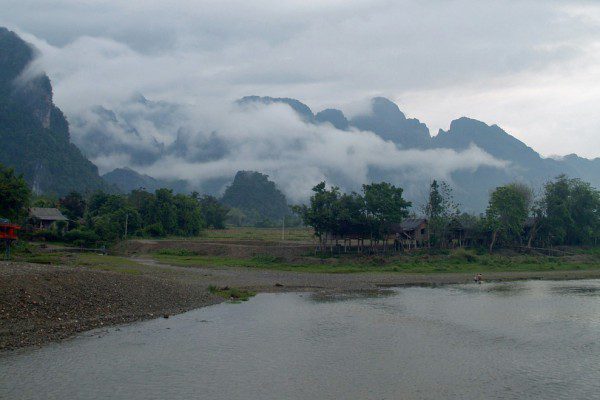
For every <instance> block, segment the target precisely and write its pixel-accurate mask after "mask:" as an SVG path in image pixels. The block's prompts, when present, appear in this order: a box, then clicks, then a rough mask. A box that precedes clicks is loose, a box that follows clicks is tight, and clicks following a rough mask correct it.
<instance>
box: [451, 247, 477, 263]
mask: <svg viewBox="0 0 600 400" xmlns="http://www.w3.org/2000/svg"><path fill="white" fill-rule="evenodd" d="M450 259H452V260H455V261H459V262H468V263H473V262H475V261H477V256H476V255H475V254H473V253H471V252H469V251H467V250H465V249H457V250H455V251H454V252H453V253H452V254H451V255H450Z"/></svg>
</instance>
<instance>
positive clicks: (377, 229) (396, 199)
mask: <svg viewBox="0 0 600 400" xmlns="http://www.w3.org/2000/svg"><path fill="white" fill-rule="evenodd" d="M402 193H403V189H402V188H399V187H396V186H394V185H392V184H390V183H387V182H380V183H371V184H369V185H363V196H364V201H365V211H366V214H367V218H369V220H370V225H371V235H372V236H373V237H374V238H376V239H379V238H380V237H381V236H386V235H387V234H388V232H389V228H390V224H391V223H395V222H396V223H399V222H402V220H403V219H404V218H406V217H407V216H408V208H409V207H410V206H411V202H409V201H406V200H404V198H403V197H402Z"/></svg>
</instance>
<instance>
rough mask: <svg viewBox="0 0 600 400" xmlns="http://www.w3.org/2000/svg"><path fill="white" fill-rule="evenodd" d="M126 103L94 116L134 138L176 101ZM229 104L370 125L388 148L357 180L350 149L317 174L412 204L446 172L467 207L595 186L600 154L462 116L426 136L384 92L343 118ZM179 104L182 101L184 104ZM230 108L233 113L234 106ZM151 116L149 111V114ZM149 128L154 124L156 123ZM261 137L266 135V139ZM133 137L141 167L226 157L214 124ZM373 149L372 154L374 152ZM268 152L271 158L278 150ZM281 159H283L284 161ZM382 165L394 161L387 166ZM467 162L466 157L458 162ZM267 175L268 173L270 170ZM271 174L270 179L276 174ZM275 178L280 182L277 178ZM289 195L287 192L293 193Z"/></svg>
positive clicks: (347, 128)
mask: <svg viewBox="0 0 600 400" xmlns="http://www.w3.org/2000/svg"><path fill="white" fill-rule="evenodd" d="M131 104H137V106H136V107H133V108H137V109H139V110H140V114H133V115H132V114H131V113H130V112H125V113H123V114H119V117H116V114H115V113H114V112H113V111H110V114H107V115H110V116H111V118H110V119H109V118H104V119H102V118H101V119H99V120H98V121H102V122H101V123H102V124H107V123H116V124H120V125H121V126H122V127H123V133H125V132H128V134H130V135H133V136H136V137H139V135H140V134H139V132H138V129H137V128H135V121H138V120H139V116H140V115H146V114H147V113H150V112H156V110H157V109H160V108H161V107H162V108H163V109H165V110H166V112H173V110H177V112H181V108H178V107H177V106H176V105H173V104H170V105H167V104H165V103H154V102H151V101H149V100H147V99H145V98H143V97H140V96H136V97H134V98H132V100H131V103H130V104H129V106H128V107H126V109H127V110H129V109H131V108H132V105H131ZM140 105H145V107H142V108H139V106H140ZM235 105H236V106H237V107H239V108H241V109H242V110H243V111H245V112H252V111H256V110H257V109H261V110H263V111H265V112H267V113H268V112H272V113H273V114H277V113H279V112H281V108H280V107H279V108H278V107H275V106H283V107H285V108H287V109H288V110H287V111H291V112H293V114H295V115H296V116H297V118H298V119H299V120H300V122H301V123H303V124H305V125H306V127H307V129H309V130H310V129H311V127H312V128H313V129H323V128H325V129H334V131H335V135H339V136H340V137H343V135H348V134H349V133H350V132H353V133H361V132H373V133H374V134H375V135H376V136H377V137H378V138H379V139H382V140H384V141H385V142H386V147H388V148H389V149H392V151H395V153H392V154H381V156H382V158H381V159H380V160H378V162H376V163H372V164H370V165H369V166H368V168H367V169H368V171H367V173H366V174H365V175H364V178H363V179H364V180H361V179H356V180H355V179H352V178H349V177H347V176H345V174H343V172H340V171H339V170H341V171H343V170H344V168H348V169H352V168H353V166H352V165H351V163H352V156H351V154H350V155H349V156H348V158H347V162H348V163H349V165H347V166H345V165H338V168H339V170H338V171H336V170H333V169H330V170H328V171H326V174H323V175H322V178H320V179H325V180H327V181H328V182H330V183H332V184H337V185H340V186H342V187H344V188H345V189H348V190H358V188H359V186H360V184H361V183H364V182H366V181H371V180H372V181H379V180H388V181H392V182H395V183H396V184H400V185H403V186H404V187H406V189H407V194H408V196H409V198H410V199H411V200H413V201H414V202H416V203H417V204H419V203H420V202H422V201H423V196H424V191H425V189H423V188H425V187H426V186H427V184H428V182H429V181H430V180H431V179H446V180H448V181H449V182H450V183H451V184H452V186H453V187H454V190H455V194H456V197H457V200H458V201H459V202H460V203H461V204H462V205H463V208H465V209H467V210H470V211H482V210H483V209H484V207H485V204H486V202H487V199H488V194H489V190H491V189H493V188H495V187H496V186H499V185H501V184H504V183H507V182H511V181H519V182H524V183H527V184H529V185H531V186H533V187H534V188H536V189H539V188H541V186H542V185H543V183H544V182H546V181H547V180H549V179H551V178H553V177H555V176H557V175H559V174H562V173H565V174H567V175H569V176H574V177H581V178H582V179H585V180H587V181H590V182H592V184H594V185H595V186H599V185H600V159H595V160H588V159H585V158H581V157H578V156H576V155H568V156H565V157H563V158H560V159H553V158H543V157H542V156H540V154H539V153H537V152H536V151H535V150H533V149H532V148H530V147H528V146H527V145H526V144H524V143H523V142H521V141H520V140H518V139H516V138H515V137H513V136H511V135H510V134H509V133H507V132H505V131H504V130H502V129H501V128H500V127H498V126H497V125H491V126H490V125H487V124H486V123H484V122H481V121H477V120H474V119H470V118H466V117H462V118H459V119H457V120H454V121H452V122H451V124H450V128H449V129H448V130H447V131H444V130H440V131H439V132H438V134H437V135H435V136H431V134H430V132H429V129H428V128H427V126H426V125H425V124H424V123H422V122H420V121H419V120H418V119H415V118H407V117H406V116H405V114H404V113H403V112H402V111H401V110H400V109H399V108H398V106H397V105H396V104H395V103H393V102H392V101H390V100H388V99H386V98H383V97H376V98H373V99H372V100H371V111H370V112H367V113H365V114H363V115H356V116H353V117H350V118H348V117H346V115H345V114H344V112H343V111H342V110H339V109H332V108H330V109H326V110H323V111H320V112H317V113H313V111H312V110H311V109H310V107H309V106H307V105H306V104H304V103H302V102H300V101H299V100H296V99H292V98H274V97H259V96H247V97H244V98H242V99H239V100H238V101H236V103H235ZM181 107H182V108H183V106H181ZM269 110H270V111H269ZM235 112H239V110H237V111H235ZM181 114H182V115H183V114H185V113H181ZM156 116H157V115H156V114H154V117H156ZM167 118H168V116H167V115H165V117H164V118H158V119H157V121H159V122H160V121H164V120H166V119H167ZM180 121H181V120H180ZM295 122H296V123H297V122H298V121H297V120H296V121H295ZM163 126H164V124H163ZM154 129H156V130H160V127H159V126H158V124H157V125H155V127H154ZM284 129H285V128H284ZM88 136H94V134H93V131H92V132H90V131H85V130H84V133H83V135H82V137H83V138H85V137H88ZM265 140H267V141H270V140H272V139H271V138H266V139H265ZM370 140H371V138H369V137H365V146H368V143H369V141H370ZM140 141H141V142H142V143H154V145H153V146H152V147H151V150H149V151H148V152H147V153H146V154H141V153H139V152H131V153H129V154H130V155H131V162H132V164H133V165H135V166H137V167H139V168H142V169H143V168H144V167H145V166H149V165H152V163H154V162H156V161H157V160H159V159H160V158H161V157H170V156H171V155H172V154H177V155H179V156H180V157H183V158H184V159H186V160H190V161H195V162H200V163H210V162H211V161H215V160H219V159H221V158H226V157H227V156H228V154H229V150H228V149H229V148H230V147H229V145H228V143H227V141H226V140H224V139H223V138H222V137H221V135H220V134H219V132H216V131H213V132H212V133H211V134H210V135H206V134H204V133H202V132H196V134H194V133H193V131H192V130H190V128H183V127H179V128H177V135H176V139H175V140H174V141H173V142H171V143H170V144H165V143H164V142H162V143H161V142H159V141H158V140H153V141H149V140H147V139H143V138H140ZM193 141H195V145H192V144H191V143H194V142H193ZM296 145H297V146H298V149H299V151H302V146H299V143H296ZM340 145H341V146H343V145H344V144H343V143H341V144H340ZM82 146H83V147H85V144H84V143H82ZM291 146H292V147H293V146H294V144H293V143H292V144H291ZM358 146H360V144H358ZM440 152H450V153H448V154H447V155H448V156H449V157H452V156H456V155H459V154H463V157H462V159H464V158H466V154H465V152H473V155H474V156H475V158H477V157H480V156H482V155H483V154H485V155H487V157H488V159H487V161H490V160H495V162H491V163H490V162H487V161H486V162H483V163H482V164H481V165H479V164H472V163H471V164H470V165H469V167H467V168H461V166H460V161H459V165H451V164H449V165H447V166H443V167H440V168H437V169H436V168H428V167H431V164H429V165H428V161H431V158H436V157H444V155H443V153H440ZM110 154H111V153H110V152H107V151H106V149H105V150H104V152H103V153H97V154H95V155H94V154H92V157H94V156H96V157H98V156H101V157H107V156H110ZM374 155H375V156H377V154H374ZM268 156H270V157H274V158H277V154H269V155H268ZM403 156H404V157H405V158H406V160H405V161H407V162H403V163H401V165H398V161H399V159H398V158H401V157H403ZM386 157H389V158H386ZM459 159H461V157H459ZM400 161H402V160H400ZM471 161H473V160H471ZM281 162H282V163H283V162H284V160H281ZM388 164H389V165H390V166H394V165H396V166H397V167H393V168H387V165H388ZM467 164H468V163H467V162H466V161H465V165H467ZM312 167H313V165H310V164H309V163H307V164H306V165H304V166H302V167H301V168H306V169H310V168H312ZM271 174H272V175H273V173H271ZM274 175H275V178H277V174H276V173H275V174H274ZM276 181H278V179H276ZM227 182H228V179H227V178H223V179H219V178H213V181H212V185H210V186H211V188H210V190H212V191H215V192H216V193H218V192H219V191H222V190H223V187H224V186H225V185H226V184H227ZM314 182H316V181H313V182H310V184H312V183H314ZM278 183H279V184H280V185H281V183H280V182H279V181H278ZM308 185H309V183H306V184H305V186H308ZM192 186H193V185H192ZM288 194H289V193H288ZM292 198H294V197H293V196H292ZM296 199H297V197H296ZM300 199H301V197H300Z"/></svg>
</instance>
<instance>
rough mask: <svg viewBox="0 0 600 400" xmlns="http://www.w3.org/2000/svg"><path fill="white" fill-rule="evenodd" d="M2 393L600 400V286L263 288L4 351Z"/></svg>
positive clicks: (59, 396)
mask: <svg viewBox="0 0 600 400" xmlns="http://www.w3.org/2000/svg"><path fill="white" fill-rule="evenodd" d="M0 398H6V399H74V398H78V399H106V398H112V399H448V398H450V399H525V398H527V399H565V398H574V399H592V398H600V281H598V280H589V281H561V282H549V281H529V282H518V283H500V284H482V285H475V284H471V285H452V286H444V287H438V288H418V287H415V288H402V289H397V290H395V291H394V293H393V294H392V295H390V296H385V297H364V296H363V297H361V296H357V297H352V296H341V297H338V298H327V299H326V300H323V299H320V300H316V299H315V298H314V297H313V296H311V295H308V294H260V295H258V296H256V297H255V298H253V299H252V300H251V301H249V302H247V303H242V304H235V305H234V304H220V305H217V306H212V307H207V308H204V309H200V310H196V311H192V312H188V313H186V314H182V315H178V316H175V317H171V318H169V319H157V320H153V321H147V322H142V323H137V324H132V325H129V326H124V327H120V328H112V329H108V330H106V331H95V332H92V333H88V334H85V335H82V336H80V337H78V338H76V339H73V340H69V341H66V342H63V343H60V344H53V345H49V346H46V347H44V348H41V349H36V350H26V351H20V352H16V353H8V354H5V355H3V356H0Z"/></svg>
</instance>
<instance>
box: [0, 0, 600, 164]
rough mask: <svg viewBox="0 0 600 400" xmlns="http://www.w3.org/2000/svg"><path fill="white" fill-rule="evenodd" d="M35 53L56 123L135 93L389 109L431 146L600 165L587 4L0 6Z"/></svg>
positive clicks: (475, 0)
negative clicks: (496, 147)
mask: <svg viewBox="0 0 600 400" xmlns="http://www.w3.org/2000/svg"><path fill="white" fill-rule="evenodd" d="M0 9H1V10H2V11H1V12H0V24H1V25H4V26H7V27H9V28H10V29H13V30H16V31H17V32H18V33H19V34H22V35H24V36H25V38H26V39H27V40H29V41H31V42H34V43H35V44H36V46H37V47H38V48H40V50H41V53H42V58H41V60H42V64H43V68H44V69H45V70H46V71H47V72H48V74H49V75H50V77H51V79H52V81H53V84H54V88H55V98H56V102H57V104H58V105H59V107H61V108H63V109H64V110H65V111H66V113H67V115H69V114H72V113H77V112H80V111H81V109H83V108H86V107H89V106H91V105H93V104H105V105H110V104H112V103H117V102H119V101H121V100H123V99H124V98H126V97H127V96H130V95H131V93H133V92H141V93H143V94H144V95H146V96H147V97H149V98H152V99H155V100H170V101H173V100H176V101H178V102H185V103H189V104H198V105H202V104H206V103H208V102H215V101H224V100H227V101H230V100H232V99H235V98H238V97H240V96H243V95H248V94H257V95H271V96H286V97H294V98H297V99H299V100H301V101H303V102H305V103H307V104H308V105H309V106H311V107H312V108H313V110H314V111H318V110H319V109H321V108H324V107H327V106H336V107H341V108H342V109H345V110H352V109H353V108H356V107H357V104H358V105H360V104H361V102H364V100H365V99H367V98H370V97H372V96H374V95H383V96H386V97H388V98H390V99H392V100H394V101H396V102H397V103H398V104H399V106H400V108H401V109H402V110H403V111H404V112H405V113H406V114H407V115H408V116H410V117H415V118H419V119H420V120H421V121H423V122H425V123H426V124H427V125H428V126H429V128H430V130H431V132H432V134H435V133H437V130H438V129H439V128H442V129H447V128H448V126H449V123H450V121H451V120H452V119H456V118H458V117H460V116H469V117H472V118H477V119H481V120H483V121H485V122H487V123H489V124H492V123H496V124H498V125H500V126H501V127H503V128H504V129H505V130H507V131H508V132H510V133H511V134H513V135H515V136H516V137H518V138H519V139H521V140H523V141H524V142H526V143H527V144H528V145H530V146H531V147H533V148H535V149H536V150H538V151H540V152H541V153H542V154H544V155H564V154H568V153H573V152H575V153H578V154H580V155H583V156H587V157H599V156H600V113H599V112H598V104H600V4H597V2H592V1H589V2H587V1H566V0H565V1H539V0H536V1H484V0H456V1H424V0H421V1H411V2H408V1H398V0H394V1H388V0H329V1H327V0H319V1H310V0H286V1H281V0H273V1H265V0H263V1H260V0H257V1H248V0H239V1H238V0H218V1H168V2H165V1H162V0H161V1H158V0H129V1H122V0H108V1H102V2H97V1H89V0H76V1H75V0H56V1H51V2H49V1H32V0H15V1H13V0H0Z"/></svg>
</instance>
